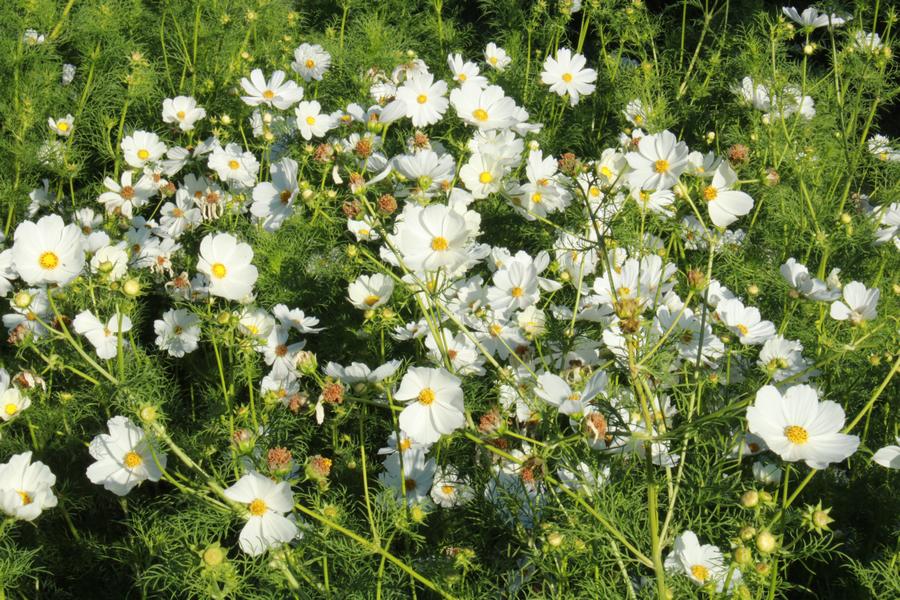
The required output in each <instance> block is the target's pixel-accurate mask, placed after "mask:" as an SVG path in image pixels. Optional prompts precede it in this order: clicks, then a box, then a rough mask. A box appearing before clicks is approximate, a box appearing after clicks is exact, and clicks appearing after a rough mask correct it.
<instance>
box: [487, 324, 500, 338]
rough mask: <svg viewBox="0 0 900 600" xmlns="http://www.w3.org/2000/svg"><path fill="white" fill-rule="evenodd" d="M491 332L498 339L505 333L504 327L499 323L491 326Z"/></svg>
mask: <svg viewBox="0 0 900 600" xmlns="http://www.w3.org/2000/svg"><path fill="white" fill-rule="evenodd" d="M489 331H490V332H491V335H492V336H494V337H497V336H499V335H500V334H501V333H503V325H500V324H499V323H494V324H493V325H491V326H490V328H489Z"/></svg>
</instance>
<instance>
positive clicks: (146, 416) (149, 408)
mask: <svg viewBox="0 0 900 600" xmlns="http://www.w3.org/2000/svg"><path fill="white" fill-rule="evenodd" d="M138 415H139V416H140V417H141V421H143V422H144V423H155V422H156V419H157V418H158V417H159V411H157V410H156V407H155V406H153V405H152V404H148V405H146V406H144V407H143V408H141V411H140V412H139V413H138Z"/></svg>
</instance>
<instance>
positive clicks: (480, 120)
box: [450, 82, 518, 130]
mask: <svg viewBox="0 0 900 600" xmlns="http://www.w3.org/2000/svg"><path fill="white" fill-rule="evenodd" d="M450 103H451V104H453V109H454V110H455V111H456V114H457V115H458V116H459V118H460V119H462V120H463V121H465V122H466V123H468V124H469V125H474V126H475V127H478V128H479V129H482V130H491V129H508V128H509V127H512V126H514V125H515V124H516V123H518V119H517V118H516V108H517V107H516V101H515V100H513V99H512V98H510V97H509V96H507V95H506V93H505V92H504V91H503V88H501V87H500V86H498V85H489V86H487V87H486V88H484V89H482V88H481V87H480V86H478V85H477V84H476V83H471V82H469V83H464V84H463V85H462V87H459V88H457V89H455V90H453V91H451V92H450Z"/></svg>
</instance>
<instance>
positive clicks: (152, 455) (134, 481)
mask: <svg viewBox="0 0 900 600" xmlns="http://www.w3.org/2000/svg"><path fill="white" fill-rule="evenodd" d="M106 425H107V427H108V428H109V433H101V434H100V435H98V436H96V437H95V438H94V439H93V440H91V445H90V447H89V451H90V453H91V457H93V459H94V460H95V461H96V462H94V463H92V464H91V465H90V466H89V467H88V468H87V476H88V479H90V480H91V483H94V484H97V485H102V486H103V487H104V489H106V490H109V491H110V492H112V493H113V494H115V495H117V496H125V495H127V494H128V492H130V491H131V490H132V489H133V488H134V487H135V486H136V485H139V484H140V483H141V482H143V481H146V480H148V479H149V480H150V481H159V480H160V478H161V477H162V471H160V467H162V468H163V469H165V467H166V455H165V453H164V452H161V451H159V450H158V449H156V448H155V447H154V446H153V444H152V443H151V441H150V439H149V438H148V437H147V436H146V434H145V433H144V430H143V429H141V428H140V427H138V426H137V425H135V424H134V423H132V422H131V420H130V419H129V418H128V417H123V416H121V415H119V416H116V417H113V418H112V419H110V420H109V421H107V423H106Z"/></svg>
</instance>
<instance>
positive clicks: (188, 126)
mask: <svg viewBox="0 0 900 600" xmlns="http://www.w3.org/2000/svg"><path fill="white" fill-rule="evenodd" d="M205 116H206V109H205V108H203V107H202V106H197V101H196V100H194V99H193V98H192V97H190V96H175V97H174V98H166V99H165V100H163V108H162V120H163V121H164V122H166V123H173V124H178V128H179V129H181V131H193V129H194V124H195V123H196V122H197V121H199V120H200V119H202V118H204V117H205Z"/></svg>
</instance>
